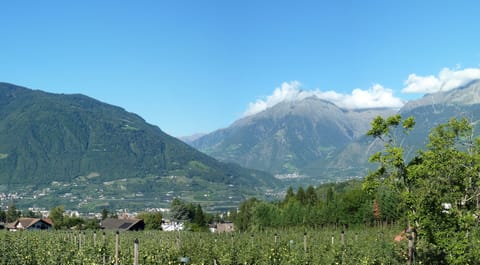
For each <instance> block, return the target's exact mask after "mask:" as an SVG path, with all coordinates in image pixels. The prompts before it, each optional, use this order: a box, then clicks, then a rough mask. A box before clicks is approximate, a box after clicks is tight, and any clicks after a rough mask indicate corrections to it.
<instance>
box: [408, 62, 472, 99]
mask: <svg viewBox="0 0 480 265" xmlns="http://www.w3.org/2000/svg"><path fill="white" fill-rule="evenodd" d="M476 79H480V68H465V69H463V70H458V69H454V70H451V69H449V68H443V69H442V70H441V71H440V73H439V74H438V76H433V75H429V76H418V75H416V74H411V75H409V76H408V79H407V80H406V81H405V82H404V84H405V87H404V88H403V89H402V92H403V93H422V94H425V93H434V92H438V91H448V90H451V89H454V88H457V87H459V86H463V85H466V84H467V83H469V82H470V81H473V80H476Z"/></svg>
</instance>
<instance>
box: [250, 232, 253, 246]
mask: <svg viewBox="0 0 480 265" xmlns="http://www.w3.org/2000/svg"><path fill="white" fill-rule="evenodd" d="M250 240H251V241H252V248H253V234H252V235H251V236H250Z"/></svg>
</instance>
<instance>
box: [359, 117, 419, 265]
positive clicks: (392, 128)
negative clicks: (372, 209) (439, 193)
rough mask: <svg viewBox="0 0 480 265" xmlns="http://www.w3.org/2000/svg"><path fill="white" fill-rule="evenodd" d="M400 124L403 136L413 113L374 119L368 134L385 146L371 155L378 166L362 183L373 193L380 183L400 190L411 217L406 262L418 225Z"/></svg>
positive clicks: (412, 179) (413, 182)
mask: <svg viewBox="0 0 480 265" xmlns="http://www.w3.org/2000/svg"><path fill="white" fill-rule="evenodd" d="M399 126H401V128H402V132H403V136H406V135H408V134H409V132H410V131H411V130H413V127H414V126H415V119H414V118H413V117H408V118H406V119H402V116H401V115H400V114H397V115H394V116H390V117H388V118H386V119H384V118H383V117H381V116H378V117H376V118H375V119H373V121H372V126H371V128H370V130H369V131H368V132H367V135H368V136H372V137H373V138H374V139H376V140H380V141H382V142H383V144H384V149H383V151H379V152H377V153H375V154H373V155H372V156H371V157H370V162H373V163H378V167H377V169H376V170H374V171H373V172H371V173H370V174H369V175H368V176H367V177H366V178H365V182H364V185H363V187H364V189H365V190H366V191H367V192H369V193H371V194H374V193H375V192H376V191H377V190H378V188H379V187H380V186H382V185H386V186H388V187H391V188H393V189H395V190H396V191H397V192H399V194H402V197H403V201H404V202H406V204H405V207H406V208H407V209H408V211H407V212H408V214H409V217H410V218H409V219H408V227H409V230H408V231H409V232H410V236H409V252H408V253H409V254H408V264H411V263H412V261H413V255H414V253H413V251H414V249H415V239H416V232H415V231H416V228H418V227H417V226H416V225H415V224H416V223H415V220H416V219H417V218H416V217H417V216H416V207H415V204H414V203H412V202H413V201H414V200H415V195H416V194H415V192H414V190H413V188H414V186H415V185H416V181H417V178H416V176H415V175H411V174H407V166H408V164H409V163H408V162H406V158H405V157H404V147H402V143H403V139H404V137H402V138H400V135H398V133H399V129H400V128H398V127H399Z"/></svg>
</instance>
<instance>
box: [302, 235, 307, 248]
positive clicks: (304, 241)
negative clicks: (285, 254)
mask: <svg viewBox="0 0 480 265" xmlns="http://www.w3.org/2000/svg"><path fill="white" fill-rule="evenodd" d="M303 251H304V252H305V253H306V252H307V232H305V233H303Z"/></svg>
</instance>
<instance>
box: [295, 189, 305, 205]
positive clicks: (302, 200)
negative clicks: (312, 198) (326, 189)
mask: <svg viewBox="0 0 480 265" xmlns="http://www.w3.org/2000/svg"><path fill="white" fill-rule="evenodd" d="M295 197H296V199H297V201H298V202H299V203H300V204H302V205H305V204H306V197H305V190H304V189H303V188H302V187H299V188H298V189H297V195H296V196H295Z"/></svg>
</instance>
